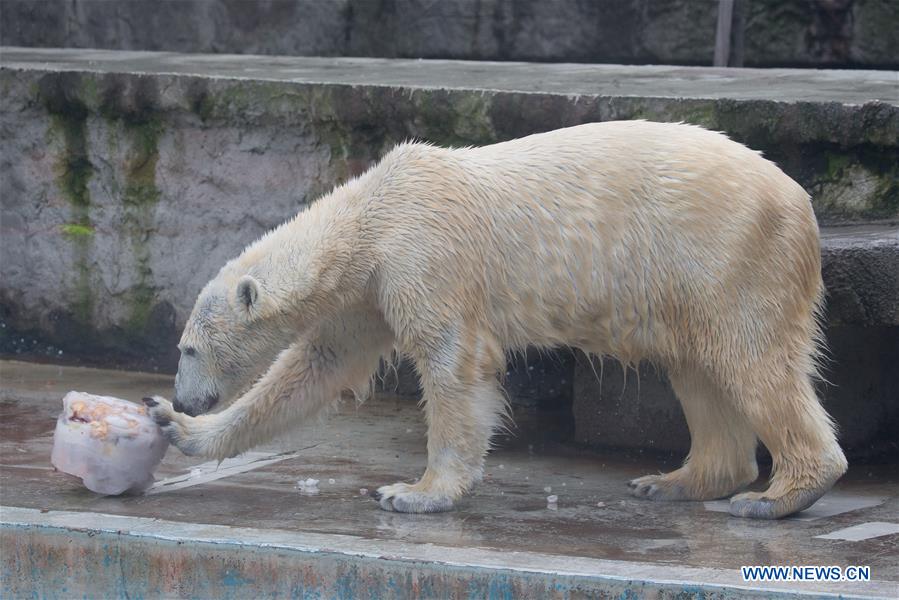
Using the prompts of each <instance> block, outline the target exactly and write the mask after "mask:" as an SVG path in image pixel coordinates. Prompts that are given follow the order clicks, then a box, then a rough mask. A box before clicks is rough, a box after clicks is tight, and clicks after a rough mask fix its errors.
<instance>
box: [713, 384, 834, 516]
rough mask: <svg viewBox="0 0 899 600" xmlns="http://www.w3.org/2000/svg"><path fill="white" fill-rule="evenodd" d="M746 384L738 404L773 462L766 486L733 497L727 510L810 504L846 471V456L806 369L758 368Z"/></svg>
mask: <svg viewBox="0 0 899 600" xmlns="http://www.w3.org/2000/svg"><path fill="white" fill-rule="evenodd" d="M747 384H748V385H745V386H743V389H744V391H743V393H741V394H739V395H738V397H737V399H736V400H737V406H738V408H740V409H741V410H742V411H743V413H744V414H745V415H746V416H747V417H748V419H749V421H750V422H751V423H752V426H753V428H754V429H755V432H756V433H757V434H758V436H759V439H761V440H762V443H763V444H765V446H766V447H767V448H768V451H769V452H770V453H771V457H772V459H773V461H774V465H773V471H772V476H771V482H770V484H769V487H768V489H767V490H765V491H764V492H747V493H744V494H738V495H736V496H734V497H733V498H731V501H730V513H731V514H732V515H734V516H738V517H751V518H756V519H779V518H781V517H785V516H787V515H791V514H793V513H796V512H799V511H801V510H804V509H806V508H808V507H809V506H811V505H812V504H814V503H815V501H817V500H818V499H819V498H820V497H821V496H823V495H824V494H825V493H826V492H827V491H828V490H829V489H830V488H831V487H833V484H834V483H836V481H837V480H838V479H839V478H840V477H841V476H842V475H843V473H845V472H846V468H847V463H846V457H845V456H844V455H843V451H842V449H841V448H840V446H839V444H838V443H837V439H836V435H835V433H834V425H833V421H832V420H831V419H830V417H829V416H828V414H827V413H826V412H825V411H824V409H823V408H822V407H821V404H820V403H819V402H818V399H817V397H816V396H815V391H814V388H813V386H812V382H811V380H810V377H809V376H808V375H807V374H806V373H804V372H801V371H800V370H799V369H795V368H793V369H790V368H784V367H783V366H780V368H778V367H777V366H771V367H770V368H769V369H757V370H756V375H755V377H752V378H750V379H749V380H748V381H747Z"/></svg>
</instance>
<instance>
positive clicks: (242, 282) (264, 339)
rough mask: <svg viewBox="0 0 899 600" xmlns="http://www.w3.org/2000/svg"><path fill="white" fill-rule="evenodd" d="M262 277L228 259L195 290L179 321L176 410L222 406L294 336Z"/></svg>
mask: <svg viewBox="0 0 899 600" xmlns="http://www.w3.org/2000/svg"><path fill="white" fill-rule="evenodd" d="M272 296H273V291H272V290H271V289H270V285H267V284H266V282H265V281H264V280H263V279H259V278H258V276H254V275H253V274H248V273H247V272H246V269H245V268H241V267H240V266H239V264H237V263H236V262H232V263H229V264H227V265H225V267H223V268H222V270H221V272H219V274H218V275H217V276H216V277H215V278H214V279H213V280H212V281H210V282H209V283H208V284H207V285H206V287H204V288H203V290H202V291H201V292H200V295H199V297H198V298H197V302H196V304H195V305H194V308H193V311H192V312H191V314H190V318H189V319H188V321H187V324H186V325H185V327H184V332H183V334H182V335H181V340H180V342H179V343H178V349H179V350H180V351H181V359H180V360H179V362H178V373H177V375H176V376H175V398H174V399H173V405H174V407H175V410H177V411H179V412H183V413H186V414H188V415H191V416H196V415H199V414H202V413H205V412H208V411H210V410H211V409H212V408H214V407H218V406H225V405H227V404H229V403H230V402H232V401H233V400H234V399H235V398H236V397H237V395H238V394H239V393H241V392H243V391H244V390H245V389H246V388H247V387H248V386H249V385H250V384H252V383H253V382H254V381H255V380H256V379H257V378H258V377H259V376H260V375H261V374H262V372H263V371H264V370H265V369H266V368H267V367H268V366H269V365H271V363H272V362H273V361H274V360H275V358H276V357H277V355H278V353H279V352H280V351H281V350H284V349H285V348H286V347H287V346H289V345H290V344H291V343H292V342H293V341H294V340H295V338H296V335H297V331H296V328H295V327H296V324H295V323H292V322H291V320H290V319H288V318H287V315H286V314H284V312H283V311H281V310H279V309H278V307H277V306H276V303H275V302H274V301H273V299H272Z"/></svg>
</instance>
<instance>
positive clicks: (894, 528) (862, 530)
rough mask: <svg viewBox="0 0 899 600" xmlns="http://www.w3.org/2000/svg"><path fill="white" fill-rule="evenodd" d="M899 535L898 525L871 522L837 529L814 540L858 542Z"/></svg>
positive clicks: (817, 536)
mask: <svg viewBox="0 0 899 600" xmlns="http://www.w3.org/2000/svg"><path fill="white" fill-rule="evenodd" d="M897 533H899V523H885V522H883V521H871V522H869V523H861V524H860V525H853V526H852V527H844V528H843V529H837V530H836V531H832V532H830V533H827V534H824V535H816V536H815V538H816V539H821V540H846V541H848V542H860V541H862V540H869V539H871V538H875V537H880V536H883V535H893V534H897Z"/></svg>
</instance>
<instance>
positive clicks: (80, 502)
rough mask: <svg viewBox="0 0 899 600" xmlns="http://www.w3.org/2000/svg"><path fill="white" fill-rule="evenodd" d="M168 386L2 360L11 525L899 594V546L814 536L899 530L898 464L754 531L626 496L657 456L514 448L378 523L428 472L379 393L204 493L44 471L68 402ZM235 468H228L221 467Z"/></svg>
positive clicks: (140, 377) (413, 428) (407, 423)
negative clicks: (100, 490) (821, 575)
mask: <svg viewBox="0 0 899 600" xmlns="http://www.w3.org/2000/svg"><path fill="white" fill-rule="evenodd" d="M171 388H172V379H171V378H169V377H166V376H159V375H148V374H144V373H128V372H121V371H102V370H93V369H83V368H74V367H59V366H55V365H37V364H27V363H20V362H2V363H0V402H2V404H0V408H2V419H0V434H2V437H0V440H2V441H0V463H2V464H0V490H2V492H0V494H2V496H0V500H2V505H3V507H4V509H3V512H4V513H5V516H9V515H10V514H13V513H15V514H17V515H19V516H21V515H22V514H26V515H27V514H32V512H29V511H25V512H22V511H18V512H16V511H17V510H18V508H23V509H39V510H40V511H41V512H37V511H33V513H34V514H39V515H49V516H52V515H53V514H54V513H58V512H60V511H70V512H71V511H74V512H79V513H90V514H85V515H84V521H83V524H82V525H83V526H84V527H88V526H90V525H91V524H92V523H99V522H101V521H102V519H103V517H102V515H120V516H130V517H143V518H158V519H162V520H164V521H165V522H181V523H194V524H208V525H221V526H230V527H239V528H252V529H254V530H258V531H260V532H263V533H264V532H272V531H275V532H282V533H283V532H290V533H291V534H292V535H293V534H295V535H299V536H302V535H307V534H308V535H310V536H319V537H316V538H315V539H321V538H320V536H321V535H322V534H325V535H329V536H333V535H335V534H342V535H343V536H352V537H341V536H335V539H337V538H338V537H339V539H341V540H344V541H343V542H341V543H350V542H346V540H350V541H352V540H354V539H355V540H359V541H360V543H362V542H365V543H370V542H372V541H375V542H382V543H384V544H385V545H388V546H389V544H391V543H395V542H402V543H403V544H404V547H405V548H412V547H415V546H416V545H422V547H425V545H427V547H428V548H431V549H433V548H434V547H440V548H446V549H447V550H446V551H447V552H448V553H451V554H452V553H455V554H453V555H454V556H455V555H458V553H459V552H463V551H470V552H472V553H478V552H484V551H492V552H494V553H495V552H497V551H498V552H502V553H510V552H516V553H518V552H529V553H536V554H540V555H545V556H546V557H547V559H546V561H547V562H546V564H547V565H557V567H553V568H559V569H561V570H564V565H565V564H566V561H567V560H571V561H574V560H581V559H598V560H604V561H625V562H627V563H633V566H634V569H635V570H636V569H641V570H643V569H645V568H646V567H647V566H650V567H653V566H654V567H657V568H658V569H660V570H664V569H669V571H666V572H670V569H686V570H688V571H689V569H690V568H702V569H707V570H709V572H710V573H711V572H717V573H718V574H719V575H721V576H722V577H724V579H725V580H727V581H730V582H731V583H734V582H736V583H739V582H740V575H739V568H740V567H741V566H742V565H838V566H842V567H845V566H848V565H867V566H870V567H871V574H872V579H874V580H875V581H872V582H870V583H850V582H843V583H817V584H815V583H806V584H801V585H800V584H793V585H786V584H780V585H774V584H766V585H769V586H773V587H775V588H779V589H794V590H803V591H812V592H819V593H821V592H831V593H843V594H850V595H862V596H864V595H873V596H891V595H893V596H894V594H895V592H897V591H899V585H897V582H899V535H897V534H892V535H885V536H880V537H873V538H869V539H865V540H862V541H846V540H837V539H821V538H819V537H816V536H821V535H825V534H830V533H832V532H836V531H839V530H843V529H845V528H848V527H851V526H854V525H859V524H863V523H870V522H878V523H893V524H895V523H899V485H897V477H899V470H897V469H896V468H895V465H884V466H863V465H860V466H854V467H852V468H851V469H850V472H849V474H848V475H847V476H846V477H845V478H844V479H843V480H842V481H841V482H840V483H839V484H838V485H837V487H836V489H835V490H834V491H833V492H831V493H830V494H828V495H827V496H826V497H825V498H824V499H823V500H822V501H821V502H819V503H818V504H817V505H815V506H814V507H812V509H810V510H809V511H806V512H805V513H801V514H799V515H797V516H795V517H793V518H789V519H785V520H782V521H777V522H760V521H752V520H747V519H739V518H734V517H731V516H729V515H728V514H727V513H726V512H722V511H723V510H726V504H725V503H723V502H711V503H701V502H700V503H689V502H688V503H656V502H651V501H644V500H638V499H635V498H631V497H630V496H629V495H628V494H627V487H626V485H625V483H626V482H627V481H628V480H629V479H631V478H633V477H637V476H640V475H644V474H647V473H655V472H658V471H659V470H664V469H668V468H671V466H672V465H670V464H669V465H664V464H662V463H661V462H660V461H659V460H656V459H654V458H647V457H634V456H623V455H618V454H611V453H610V454H599V453H595V452H587V451H584V450H581V449H577V448H574V447H567V446H564V445H558V444H550V443H545V442H535V443H529V442H528V441H526V440H524V441H522V440H520V439H516V438H515V437H511V438H508V439H504V440H502V442H501V444H500V447H498V448H497V449H496V450H494V451H493V452H492V453H491V455H490V457H489V459H488V462H487V468H486V474H485V478H484V481H483V482H482V483H481V484H479V485H478V486H477V487H476V488H475V490H474V491H473V493H472V494H470V495H469V496H467V497H466V498H464V499H463V500H462V501H460V502H459V503H458V505H457V508H456V510H454V511H453V512H449V513H444V514H435V515H404V514H393V513H387V512H384V511H381V510H380V509H379V508H378V506H377V504H376V503H375V502H374V501H373V500H372V499H370V498H369V497H367V496H363V495H361V494H360V488H368V489H374V488H376V487H378V486H380V485H384V484H388V483H394V482H396V481H403V480H405V481H411V480H413V479H414V478H415V477H416V476H417V475H419V474H420V473H421V471H422V469H423V468H424V465H425V461H426V455H425V426H424V423H423V420H422V418H421V413H420V411H419V410H418V408H417V406H416V404H415V402H414V401H412V400H409V399H408V398H405V399H404V398H396V397H390V396H383V395H382V396H377V397H375V398H373V399H372V400H370V401H369V402H367V403H365V404H363V405H361V406H357V405H356V404H355V402H354V401H352V400H347V401H345V402H344V403H343V405H342V406H341V409H340V411H339V413H338V414H337V415H335V416H333V417H331V418H330V419H328V420H327V421H326V422H324V423H322V424H319V425H316V426H315V427H309V428H304V429H300V430H298V431H297V432H295V433H293V434H291V435H288V436H284V437H283V438H282V439H280V440H279V441H278V442H277V443H275V444H269V445H266V446H263V447H261V448H258V449H257V450H258V451H259V452H267V453H275V454H277V453H282V452H287V451H296V453H297V454H296V456H295V457H293V458H287V459H285V460H281V461H279V462H274V463H265V462H262V463H259V464H261V465H262V466H258V467H257V468H250V470H247V471H245V472H242V473H238V474H234V475H230V476H227V477H223V478H220V479H216V480H212V481H207V482H206V483H196V482H193V481H191V480H188V481H186V482H182V484H180V485H181V486H183V487H179V486H178V485H175V486H163V487H162V488H158V489H156V490H154V492H158V493H151V494H148V495H143V496H133V497H101V496H97V495H95V494H93V493H91V492H89V491H87V490H85V489H84V488H82V487H81V486H80V484H79V483H78V482H77V481H75V480H73V479H72V478H69V477H68V476H66V475H63V474H62V473H58V472H55V471H54V470H53V469H52V467H51V466H50V464H49V456H50V449H51V445H52V433H53V428H54V426H55V419H56V417H57V415H58V413H59V411H60V408H61V402H60V399H61V397H62V396H63V394H64V393H65V392H67V391H69V390H72V389H77V390H81V391H87V392H92V393H99V394H110V395H116V396H120V397H124V398H128V399H132V400H138V399H139V398H140V397H142V396H144V395H146V394H149V393H158V394H163V395H170V394H171ZM252 456H254V457H257V458H265V456H264V455H252ZM236 461H237V464H242V462H246V461H247V459H246V458H244V459H241V458H238V459H236ZM204 462H205V461H203V460H197V459H191V458H188V457H185V456H183V455H182V454H181V453H180V452H179V451H177V450H176V449H170V450H169V453H168V454H167V456H166V458H165V461H164V462H163V465H162V467H161V468H160V470H159V471H158V473H157V478H158V479H165V478H173V477H177V476H179V475H184V474H189V473H190V472H191V470H192V469H196V468H197V466H198V465H199V464H200V463H204ZM229 464H234V463H227V464H225V465H222V467H221V468H222V469H226V468H229ZM200 470H201V471H203V474H200V473H199V472H198V471H196V470H195V471H194V473H195V479H196V478H198V477H202V478H208V472H209V471H210V469H209V468H201V469H200ZM306 478H314V479H318V480H319V481H320V483H319V488H320V492H319V493H318V494H317V495H306V494H303V493H301V492H300V491H298V490H297V489H296V486H295V484H296V482H297V480H300V479H306ZM331 480H333V483H331ZM166 487H170V488H172V489H166ZM545 487H551V488H552V489H551V492H550V493H552V494H555V495H558V497H559V500H558V509H557V510H550V509H548V508H547V502H546V497H547V495H548V492H547V491H545V490H544V488H545ZM175 488H177V489H175ZM160 490H162V491H160ZM13 507H16V508H13ZM833 513H837V514H833ZM60 514H62V513H60ZM3 521H4V522H5V523H7V524H8V523H9V519H7V518H4V519H3ZM385 547H387V546H385ZM596 564H602V563H596ZM609 564H612V563H609ZM615 564H618V563H615ZM547 568H549V567H547ZM660 572H661V571H660ZM686 579H689V577H687V578H686ZM7 583H8V582H7ZM739 585H745V586H748V587H753V584H739ZM894 597H895V596H894Z"/></svg>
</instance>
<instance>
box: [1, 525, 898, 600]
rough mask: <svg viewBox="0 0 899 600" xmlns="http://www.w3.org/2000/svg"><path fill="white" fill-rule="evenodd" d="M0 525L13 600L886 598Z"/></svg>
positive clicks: (550, 560) (154, 530)
mask: <svg viewBox="0 0 899 600" xmlns="http://www.w3.org/2000/svg"><path fill="white" fill-rule="evenodd" d="M410 518H414V517H410ZM0 528H2V529H0V531H2V533H3V559H2V572H0V589H2V590H3V593H4V595H9V596H12V597H19V596H23V595H30V594H34V593H36V594H38V595H39V596H41V597H55V596H68V597H74V596H95V595H98V596H125V597H143V596H151V597H155V596H166V597H168V596H178V597H206V598H240V597H245V596H246V595H248V594H249V595H252V596H254V597H261V596H282V595H283V596H289V597H299V596H302V597H328V598H351V597H359V596H365V597H369V598H377V599H381V598H406V597H410V596H413V597H419V596H421V597H444V598H448V597H454V598H455V597H470V598H486V597H490V598H493V597H515V598H548V597H554V598H568V597H571V596H572V595H575V596H578V597H581V596H585V597H593V596H602V597H606V596H615V597H630V596H631V595H638V596H654V597H663V598H669V597H679V596H680V595H682V594H687V595H689V596H690V597H696V596H700V597H714V598H720V599H726V598H803V597H808V596H809V595H813V596H814V597H818V598H830V597H832V598H837V597H842V598H879V597H882V598H888V597H891V594H892V593H893V591H895V584H894V583H892V582H885V581H884V582H878V581H873V582H869V583H866V584H864V588H863V589H864V595H859V594H858V592H859V590H860V585H859V584H850V583H843V584H841V583H830V582H822V583H807V584H796V583H792V584H777V583H770V584H769V583H766V584H760V585H758V586H757V587H751V586H748V585H746V583H745V582H743V581H742V579H741V577H740V573H739V570H722V569H703V568H695V567H694V568H691V567H675V566H668V565H661V564H651V563H645V564H641V563H634V562H626V561H614V560H599V559H588V558H582V557H571V556H557V555H547V554H537V553H533V552H497V551H492V550H485V549H480V548H452V547H444V546H436V545H432V544H411V543H405V542H398V541H390V540H370V539H365V538H356V537H352V536H345V535H333V534H327V535H326V534H315V533H307V532H302V533H294V532H290V531H283V530H264V529H254V528H246V527H227V526H222V525H202V524H193V523H181V522H172V521H164V520H160V519H151V518H143V517H123V516H118V515H105V514H96V513H84V512H66V511H53V512H51V513H47V514H44V513H42V512H41V511H38V510H34V509H27V508H13V507H4V508H3V516H2V521H0ZM173 572H177V573H178V575H177V577H172V575H171V573H173Z"/></svg>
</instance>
